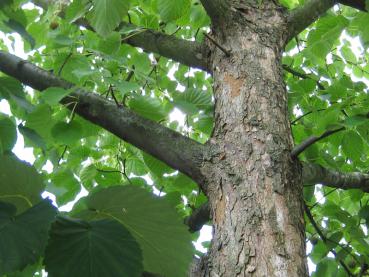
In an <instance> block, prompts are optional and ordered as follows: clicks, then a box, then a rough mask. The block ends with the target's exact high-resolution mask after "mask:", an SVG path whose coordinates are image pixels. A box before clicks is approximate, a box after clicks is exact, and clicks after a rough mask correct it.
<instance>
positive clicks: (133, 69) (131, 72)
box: [125, 65, 135, 82]
mask: <svg viewBox="0 0 369 277" xmlns="http://www.w3.org/2000/svg"><path fill="white" fill-rule="evenodd" d="M134 74H135V66H134V65H132V70H130V71H129V73H128V75H127V78H126V80H125V81H126V82H129V81H130V80H131V79H132V77H133V75H134Z"/></svg>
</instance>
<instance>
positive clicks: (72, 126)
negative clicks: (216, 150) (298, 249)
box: [0, 0, 369, 276]
mask: <svg viewBox="0 0 369 277" xmlns="http://www.w3.org/2000/svg"><path fill="white" fill-rule="evenodd" d="M26 2H28V1H22V0H14V1H10V0H8V1H5V2H2V3H1V4H0V7H1V10H0V30H1V31H2V32H4V33H5V34H7V35H6V37H7V39H10V40H11V41H12V44H10V45H9V44H6V43H4V42H5V40H3V41H0V49H2V50H9V51H13V50H14V43H15V42H16V40H15V35H13V33H14V32H16V33H18V34H19V35H21V37H22V40H23V42H24V50H25V52H26V53H27V56H28V60H29V61H30V62H32V63H35V64H37V65H39V66H40V67H42V68H44V69H46V70H49V71H50V72H53V73H54V74H55V75H57V76H60V77H61V78H64V79H66V80H67V81H70V82H72V83H74V84H76V85H78V86H81V87H84V88H86V89H88V90H91V91H94V92H97V93H99V94H101V95H102V96H103V97H106V98H109V99H111V100H112V101H115V102H116V103H117V105H122V106H124V107H128V108H129V109H131V110H133V111H135V112H137V113H138V114H140V115H142V116H143V117H146V118H148V119H151V120H153V121H156V122H160V123H161V124H163V125H165V126H167V127H169V128H171V129H173V130H176V131H178V132H180V133H182V134H185V135H186V136H188V137H190V138H192V139H194V140H197V141H198V142H201V143H205V142H206V141H207V140H208V139H209V137H210V135H211V131H212V126H213V105H214V100H213V97H212V91H211V85H212V81H211V77H210V76H208V75H207V74H206V73H205V72H203V71H200V70H194V69H190V68H189V67H187V66H184V65H181V64H178V63H175V62H173V61H171V60H168V59H166V58H165V57H162V56H159V55H157V54H148V53H145V52H143V51H142V50H141V49H138V48H134V47H132V46H129V45H127V44H125V43H124V39H128V38H129V37H131V36H135V35H136V34H138V33H141V32H146V29H147V28H149V29H153V30H156V31H160V32H163V33H165V34H170V35H174V36H176V37H179V38H183V39H187V40H197V41H202V40H203V39H204V33H205V32H208V31H209V24H210V20H209V18H208V17H207V15H206V13H205V11H204V9H203V8H202V6H201V5H200V4H199V3H198V1H194V0H180V1H171V0H155V1H147V0H130V1H121V0H101V1H97V0H95V1H74V2H73V3H72V4H71V5H70V6H68V7H66V8H65V7H64V6H63V5H54V6H50V8H49V9H48V10H47V11H46V12H43V11H42V10H41V9H39V8H36V7H34V6H30V5H28V6H27V7H29V8H22V5H23V4H25V3H26ZM281 3H282V4H284V5H285V6H286V7H288V8H294V7H297V6H298V5H301V4H303V1H287V0H283V1H281ZM23 7H24V6H23ZM62 10H63V16H62V17H61V16H60V12H61V11H62ZM81 18H86V19H87V21H88V23H89V24H90V25H91V26H92V27H93V28H94V30H95V31H96V32H94V31H92V30H89V29H88V28H80V27H78V25H76V24H72V23H74V22H76V21H78V20H81ZM122 20H123V21H124V22H129V24H121V25H119V23H120V22H121V21H122ZM118 25H119V27H118ZM367 26H369V15H368V14H367V13H362V12H358V11H356V10H354V9H351V8H348V7H344V6H335V8H334V9H332V10H331V11H329V13H327V14H326V15H325V16H324V17H322V18H321V19H319V20H318V21H317V22H316V23H314V24H313V25H311V26H310V27H309V28H308V29H307V30H305V31H304V32H302V33H301V34H300V35H298V37H296V39H294V40H292V41H291V42H290V43H289V44H288V45H287V47H286V51H285V54H284V56H283V64H284V69H285V81H286V86H287V89H288V97H289V111H290V119H291V126H292V130H293V136H294V140H295V143H296V144H299V143H300V142H302V141H303V140H304V139H306V138H307V137H309V136H311V135H315V136H320V135H322V134H323V133H324V132H326V131H327V130H337V129H340V131H339V132H337V133H335V134H334V135H332V136H329V137H327V138H326V139H324V140H322V141H320V142H319V143H317V144H314V145H312V146H310V147H309V148H308V149H307V150H306V151H305V152H303V154H302V155H301V156H300V158H301V160H303V161H312V162H314V163H318V164H321V165H322V166H325V167H327V168H332V169H336V170H340V171H343V172H352V171H361V172H365V171H367V170H368V168H369V159H368V153H369V149H368V147H369V145H368V140H369V122H368V118H367V117H368V116H367V114H368V104H369V98H368V90H367V84H368V82H369V65H368V51H367V49H368V45H369V32H368V31H366V28H367ZM117 27H118V28H117ZM122 38H123V43H122ZM0 84H1V86H0V99H2V100H3V101H6V102H7V103H8V104H9V106H10V110H11V114H10V115H6V114H4V113H1V114H0V150H1V153H3V157H2V158H1V164H0V173H1V174H2V175H1V174H0V176H2V179H1V186H0V200H4V202H1V203H2V204H1V205H3V206H1V209H0V210H1V214H0V215H1V218H0V220H1V221H0V223H4V222H6V223H7V224H8V222H9V220H10V218H14V217H15V218H16V221H15V222H17V223H18V221H19V225H16V224H15V225H14V226H13V225H10V227H9V228H10V229H2V230H1V231H0V232H1V234H0V235H1V236H0V237H1V238H2V239H1V241H0V244H1V243H3V244H4V245H6V246H7V247H13V245H9V243H10V242H11V241H14V240H19V239H20V238H24V239H25V241H26V242H28V243H30V244H32V243H33V242H34V241H37V240H39V241H42V238H36V237H32V235H31V234H34V235H35V236H36V234H37V233H38V232H39V230H42V232H43V233H44V235H45V237H44V241H45V243H46V240H45V238H47V232H48V230H49V228H50V224H51V222H53V221H54V217H53V216H52V215H53V214H54V216H55V213H56V211H55V209H54V208H53V207H52V206H51V205H50V203H48V202H47V201H45V200H44V201H41V196H40V195H41V193H42V192H43V191H44V190H45V191H47V192H50V193H52V194H53V195H55V200H56V204H57V205H58V206H59V207H60V206H63V205H65V204H67V203H69V202H70V201H73V200H74V199H75V198H76V196H77V195H78V193H79V192H80V191H81V189H82V188H83V189H85V190H86V191H87V192H88V193H89V194H90V195H92V196H89V197H87V198H86V199H82V200H80V201H79V202H78V203H77V204H76V205H75V206H74V208H73V210H72V211H71V212H70V213H68V214H63V213H60V212H59V215H58V217H57V218H58V219H57V220H56V221H55V222H54V224H53V225H52V226H53V227H52V230H51V233H50V234H51V238H52V239H53V238H54V241H51V243H49V244H48V248H46V253H45V256H44V257H45V258H44V259H43V261H42V259H41V260H40V257H41V256H43V249H44V248H45V246H46V244H45V243H44V245H39V248H38V249H40V253H37V254H38V255H34V254H30V253H27V252H26V250H25V249H24V248H23V246H22V245H15V246H14V249H16V252H14V256H15V257H16V260H17V259H18V261H19V262H17V263H14V264H10V263H8V262H7V261H8V259H7V257H8V254H9V253H5V252H4V251H3V252H1V250H0V261H1V262H3V263H5V264H1V263H0V275H3V274H7V275H8V276H30V274H31V273H30V272H41V271H40V270H41V269H43V268H44V265H45V264H46V270H47V271H49V273H53V274H55V276H66V275H65V274H71V273H70V272H63V271H62V268H61V267H60V262H61V261H63V263H67V261H66V260H63V259H66V257H65V255H63V254H62V253H61V250H60V249H61V246H62V245H64V246H65V247H68V245H65V241H63V240H61V238H59V237H57V236H55V234H58V232H59V234H60V232H61V233H63V232H64V235H65V236H68V234H69V233H68V232H77V233H80V236H79V237H75V238H74V239H76V241H78V249H79V251H80V252H76V253H84V252H83V250H85V248H84V247H85V246H86V243H87V242H89V240H91V241H92V242H94V244H93V245H94V247H95V248H93V249H106V248H107V247H111V245H110V244H109V243H112V242H114V243H116V242H118V241H121V244H118V243H116V246H117V249H115V250H114V251H116V252H112V254H111V256H105V257H103V256H94V255H93V254H92V255H91V256H90V257H89V259H87V260H81V259H80V258H79V257H80V256H78V255H77V254H76V256H72V257H70V258H71V260H73V259H76V260H78V262H79V263H80V264H83V263H85V264H86V265H87V264H88V265H91V266H93V267H91V268H94V271H93V272H95V273H94V274H96V276H99V275H98V271H97V269H98V268H99V264H100V263H106V265H110V266H111V268H120V267H116V266H117V264H124V265H125V266H124V267H123V268H120V270H128V272H129V273H127V272H122V271H118V272H119V273H118V275H114V274H117V273H112V274H113V275H112V276H122V274H123V275H124V274H125V275H124V276H127V274H130V275H129V276H136V275H137V276H139V275H140V274H141V272H142V270H143V269H144V270H147V271H152V272H158V273H162V274H165V275H167V276H179V275H175V274H176V271H175V270H176V268H181V270H182V273H183V274H184V272H185V271H186V268H187V267H188V264H189V262H190V260H191V255H192V254H193V253H195V250H194V249H193V247H192V246H191V240H195V239H196V238H197V237H198V234H196V233H195V234H192V235H190V234H189V233H187V231H186V227H185V226H183V224H182V223H181V222H182V219H183V218H184V217H186V216H188V215H190V214H191V212H192V211H193V210H194V209H196V208H198V207H200V205H201V204H203V203H205V202H206V197H205V196H204V195H203V194H202V193H201V192H200V191H199V190H198V188H197V185H196V184H195V183H194V182H193V181H192V180H191V179H190V178H188V177H187V176H185V175H184V174H182V173H179V172H177V171H174V170H173V169H171V168H170V167H168V166H167V165H165V164H164V163H163V162H161V161H159V160H157V159H155V158H154V157H152V156H150V155H148V154H146V153H144V152H143V151H141V150H139V149H137V148H135V147H133V146H132V145H130V144H128V143H126V142H124V141H121V140H119V139H117V138H116V137H115V136H113V135H112V134H110V133H108V132H107V131H104V130H103V129H101V128H99V127H97V126H95V125H93V124H91V123H89V122H88V121H86V120H84V119H82V118H80V117H79V116H78V115H76V114H74V113H73V109H72V111H70V110H68V109H66V107H63V106H62V105H60V104H58V102H59V100H60V99H61V98H62V97H64V96H66V95H68V94H69V93H70V91H65V90H63V89H60V88H49V89H47V90H45V91H43V93H36V92H33V91H32V90H30V89H29V88H25V87H24V86H22V85H21V84H20V83H19V82H18V81H16V80H15V79H12V78H10V77H7V76H5V75H1V76H0ZM179 111H180V113H179ZM174 114H180V115H181V116H182V118H183V121H182V122H181V121H180V120H179V117H178V116H177V117H175V116H173V115H174ZM20 135H22V136H23V138H24V141H25V146H26V147H31V148H32V149H33V155H34V157H35V161H34V163H33V167H30V166H29V165H26V164H25V163H23V162H21V161H19V160H16V159H15V157H9V152H10V151H11V150H12V149H13V147H14V145H15V142H16V140H17V136H20ZM146 139H148V140H149V139H150V138H146ZM45 165H48V168H52V170H51V172H48V171H46V170H45V169H46V168H47V167H45ZM26 171H27V173H25V172H26ZM36 171H37V172H36ZM10 172H11V174H9V173H10ZM21 178H27V180H26V181H24V180H18V179H21ZM115 185H119V187H112V186H115ZM125 186H126V187H125ZM114 189H116V190H119V191H118V192H114V193H111V192H112V190H114ZM130 190H132V191H130ZM153 192H155V193H156V194H157V195H160V198H158V197H157V198H154V197H153V196H152V193H153ZM304 195H305V201H306V204H307V206H309V207H310V210H311V213H312V215H313V216H314V219H315V221H316V222H317V224H318V225H319V229H320V230H321V231H322V234H323V236H322V234H319V233H318V232H317V229H316V228H314V226H313V225H312V224H311V221H309V219H307V226H306V232H307V238H308V239H309V241H310V244H309V246H310V247H309V259H310V261H311V262H312V263H313V264H314V265H316V269H315V271H314V273H312V274H313V276H346V274H347V272H346V271H345V269H344V267H348V268H349V270H350V271H351V272H353V273H359V272H360V270H362V265H363V264H369V260H368V255H369V253H368V251H369V250H368V249H369V245H368V243H369V241H368V236H367V235H368V232H367V221H368V219H369V204H368V202H369V197H368V195H367V194H366V193H364V192H363V191H362V190H337V189H332V188H328V187H322V186H320V185H316V186H312V185H308V184H307V185H306V187H305V191H304ZM118 196H119V198H118V199H117V200H114V199H115V198H114V197H118ZM136 197H137V198H136ZM24 199H26V200H24ZM112 199H113V200H112ZM108 200H109V201H108ZM122 200H124V201H122ZM40 201H41V202H40ZM114 201H117V206H118V207H119V209H120V211H121V210H122V209H128V210H129V209H133V210H134V214H135V217H134V218H132V219H130V218H120V217H119V216H120V214H119V212H118V214H115V213H116V212H117V211H115V210H114V208H113V207H109V206H107V207H106V206H104V203H105V204H106V203H114ZM145 201H146V202H145ZM122 203H124V205H127V206H124V205H123V204H122ZM137 203H140V206H142V207H143V209H140V208H139V205H137ZM9 204H11V206H9ZM27 205H28V206H27ZM14 207H16V211H15V210H14ZM39 207H44V209H41V208H39ZM45 207H47V208H45ZM96 211H103V212H102V213H101V212H96ZM148 211H150V212H152V214H150V213H148ZM46 212H48V213H49V214H48V216H45V215H44V213H46ZM27 213H28V214H31V215H32V218H33V219H35V218H38V219H40V222H39V224H35V223H34V222H32V223H30V222H28V223H27V216H28V215H27ZM66 215H68V216H73V217H79V218H82V219H84V220H85V221H78V220H77V221H76V220H74V219H73V220H72V219H70V218H66V217H65V216H66ZM153 218H154V219H155V220H154V223H150V222H151V219H153ZM41 219H42V220H41ZM130 220H132V222H130ZM4 224H5V223H4ZM25 224H26V225H25ZM27 224H31V225H27ZM150 224H151V225H150ZM105 225H109V226H111V230H113V231H112V233H111V234H104V235H105V236H107V237H109V238H110V239H111V241H110V242H106V243H107V244H105V242H101V241H100V240H99V239H98V238H99V237H100V236H102V235H103V234H102V233H101V232H102V230H105V227H104V226H105ZM7 226H8V225H7ZM24 226H33V227H32V228H30V229H29V230H27V232H29V233H27V234H26V235H24V234H23V233H22V232H25V231H24V230H25V229H24ZM164 226H165V228H163V227H164ZM102 227H104V228H102ZM33 228H35V229H33ZM38 228H40V229H38ZM122 229H123V231H122ZM145 229H147V230H149V231H150V232H146V234H145V231H141V230H145ZM163 229H165V230H163ZM22 230H23V231H22ZM81 230H83V231H81ZM86 230H92V231H91V232H92V234H97V235H96V237H95V238H93V239H91V237H89V235H87V237H86V236H85V235H86V233H85V232H87V233H88V232H90V231H86ZM114 230H115V231H116V232H114ZM155 230H156V231H155ZM94 232H95V233H94ZM141 232H142V233H141ZM136 233H137V234H136ZM53 234H54V237H53ZM88 234H89V233H88ZM142 234H144V235H143V237H142V236H141V235H142ZM9 236H10V237H9ZM66 238H68V237H64V239H66ZM69 239H70V238H68V240H69ZM124 240H128V241H131V243H130V244H127V243H126V242H124ZM71 241H73V240H71ZM154 241H155V242H157V245H154V246H153V245H152V243H153V242H154ZM119 246H121V247H119ZM70 247H76V245H70ZM160 248H163V249H160ZM2 249H3V248H2ZM7 249H9V248H7ZM73 249H76V248H73ZM153 249H160V251H159V252H162V253H165V254H163V256H158V252H156V250H155V251H154V250H153ZM178 249H181V250H180V251H178ZM64 251H68V249H66V250H64ZM64 253H66V252H64ZM114 253H117V254H116V255H113V254H114ZM198 254H199V253H198ZM119 255H122V256H123V257H131V258H129V259H127V260H123V261H119V260H116V257H117V256H119ZM132 257H133V258H132ZM168 258H169V260H168ZM171 260H175V263H171ZM131 263H132V264H131ZM58 264H59V265H58ZM80 264H77V263H76V264H70V267H68V270H77V269H78V267H79V266H80ZM26 266H27V267H26ZM15 270H23V272H22V273H20V272H18V273H10V272H14V271H15ZM58 272H59V273H58ZM58 274H59V275H58ZM63 274H64V275H63ZM83 274H85V275H83ZM86 274H87V275H86ZM119 274H121V275H119ZM53 276H54V275H53ZM73 276H77V275H73ZM78 276H89V275H88V273H81V275H78ZM91 276H93V275H91ZM94 276H95V275H94Z"/></svg>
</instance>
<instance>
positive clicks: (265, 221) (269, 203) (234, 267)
mask: <svg viewBox="0 0 369 277" xmlns="http://www.w3.org/2000/svg"><path fill="white" fill-rule="evenodd" d="M229 2H231V3H232V4H231V6H230V11H231V12H230V13H228V14H229V15H230V16H231V17H230V18H227V20H224V21H222V24H221V25H220V26H213V30H212V36H213V37H214V38H215V39H216V40H217V42H218V43H220V44H221V45H222V46H224V47H225V48H226V49H229V50H230V51H231V56H230V57H227V56H226V55H225V54H224V53H223V52H222V51H220V50H219V49H218V48H216V47H215V46H214V45H212V47H213V51H212V53H213V55H212V64H213V68H212V71H213V77H214V96H215V129H214V133H213V136H212V139H211V141H210V144H212V145H213V146H214V148H217V149H218V151H217V154H216V155H213V156H212V157H211V158H209V161H208V163H207V164H206V166H204V167H203V168H202V172H203V174H204V175H205V176H207V179H208V182H209V184H208V190H207V191H206V194H207V196H208V197H209V204H210V209H211V214H212V218H213V226H214V234H213V243H212V246H211V249H210V251H209V253H208V255H207V256H206V257H204V258H203V259H202V261H201V262H200V263H199V264H198V265H197V268H196V273H192V275H193V276H232V277H233V276H307V265H306V260H305V242H304V238H305V237H304V236H305V233H304V219H303V200H302V185H301V167H300V165H299V163H298V162H297V161H293V160H291V158H290V151H291V149H292V144H293V141H292V137H291V130H290V125H289V121H288V113H287V93H286V89H285V84H284V82H283V76H282V64H281V55H282V48H283V45H284V42H285V40H286V37H285V34H286V32H285V30H286V27H285V26H286V25H285V15H284V12H283V10H282V9H280V8H279V7H278V6H276V5H275V3H274V2H273V1H229ZM236 2H238V3H236ZM259 2H260V3H259ZM192 272H193V271H192Z"/></svg>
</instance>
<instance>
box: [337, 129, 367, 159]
mask: <svg viewBox="0 0 369 277" xmlns="http://www.w3.org/2000/svg"><path fill="white" fill-rule="evenodd" d="M363 149H364V144H363V140H362V138H361V136H360V135H359V134H358V133H356V132H354V131H347V132H345V134H344V136H343V139H342V150H343V152H344V153H345V154H346V155H347V157H348V158H350V159H352V160H354V161H359V160H360V157H361V155H362V154H363Z"/></svg>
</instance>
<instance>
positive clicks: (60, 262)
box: [44, 217, 143, 277]
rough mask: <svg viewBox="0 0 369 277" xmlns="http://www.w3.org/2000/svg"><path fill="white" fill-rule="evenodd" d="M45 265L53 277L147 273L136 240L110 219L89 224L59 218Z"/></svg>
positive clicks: (116, 275) (53, 231) (92, 276)
mask: <svg viewBox="0 0 369 277" xmlns="http://www.w3.org/2000/svg"><path fill="white" fill-rule="evenodd" d="M44 263H45V265H46V270H47V271H48V273H49V276H50V277H66V276H73V277H87V276H88V277H101V276H109V277H110V276H111V277H121V276H130V277H135V276H137V277H138V276H141V273H142V269H143V265H142V252H141V249H140V247H139V245H138V243H137V242H136V240H135V238H134V237H133V236H132V235H131V234H130V232H129V231H128V230H127V229H126V228H125V227H124V226H123V225H121V224H119V223H118V222H117V221H115V220H110V219H103V220H97V221H91V222H87V221H82V220H77V219H71V218H65V217H58V219H57V221H56V222H55V224H54V225H53V226H52V230H51V235H50V241H49V244H48V246H47V248H46V252H45V261H44Z"/></svg>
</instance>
